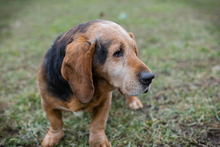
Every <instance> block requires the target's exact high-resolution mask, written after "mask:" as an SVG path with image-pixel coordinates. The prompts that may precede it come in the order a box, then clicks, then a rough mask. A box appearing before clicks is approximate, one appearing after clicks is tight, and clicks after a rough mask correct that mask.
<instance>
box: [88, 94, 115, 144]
mask: <svg viewBox="0 0 220 147" xmlns="http://www.w3.org/2000/svg"><path fill="white" fill-rule="evenodd" d="M111 98H112V93H111V92H110V93H108V94H105V95H102V96H101V97H100V99H102V102H101V103H100V104H99V105H98V106H96V107H95V108H94V109H93V118H92V122H91V123H90V124H89V129H90V135H89V144H90V146H96V147H97V146H98V147H111V144H110V143H109V142H108V139H107V137H106V135H105V127H106V122H107V119H108V113H109V109H110V107H111Z"/></svg>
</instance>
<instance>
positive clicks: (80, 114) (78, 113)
mask: <svg viewBox="0 0 220 147" xmlns="http://www.w3.org/2000/svg"><path fill="white" fill-rule="evenodd" d="M57 107H58V108H60V109H62V110H65V111H70V112H73V114H74V115H75V116H77V117H79V116H82V115H83V111H77V112H75V111H72V110H70V109H67V108H64V107H62V106H57Z"/></svg>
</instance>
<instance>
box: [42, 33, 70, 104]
mask: <svg viewBox="0 0 220 147" xmlns="http://www.w3.org/2000/svg"><path fill="white" fill-rule="evenodd" d="M62 36H63V35H61V36H59V37H58V38H57V39H56V40H55V42H54V44H53V45H52V47H51V48H50V49H49V50H48V51H47V53H46V55H45V58H44V62H43V66H44V71H45V74H46V82H47V89H48V90H49V91H50V92H51V93H52V94H53V95H54V96H55V97H56V98H58V99H60V100H63V101H68V99H69V97H70V96H71V95H73V92H72V90H71V88H70V86H69V84H68V82H67V81H66V80H65V79H64V78H63V76H62V75H61V67H62V62H63V59H64V57H65V54H66V51H65V48H66V45H67V44H66V42H65V41H63V40H60V39H61V37H62Z"/></svg>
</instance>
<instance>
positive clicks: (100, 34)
mask: <svg viewBox="0 0 220 147" xmlns="http://www.w3.org/2000/svg"><path fill="white" fill-rule="evenodd" d="M76 32H77V30H76V29H74V28H73V29H71V30H69V31H68V32H67V33H66V34H64V35H63V36H62V37H61V38H60V39H59V40H58V43H59V41H60V40H62V39H64V38H65V39H64V40H66V43H67V44H68V45H67V47H66V55H65V57H64V60H63V63H62V68H61V73H62V76H63V78H64V79H65V80H66V81H68V83H69V85H70V87H71V89H72V91H73V93H74V94H73V95H72V96H71V97H70V98H69V101H67V102H65V101H61V100H59V99H57V98H55V97H54V95H53V93H51V92H50V91H49V90H48V89H47V83H48V80H47V78H46V77H47V75H46V72H45V67H44V66H45V65H44V64H43V63H42V64H41V65H40V68H39V72H38V87H39V91H40V94H41V103H42V106H43V108H44V110H45V112H46V114H47V116H48V119H49V121H50V124H51V126H50V129H49V131H48V133H47V135H46V136H45V138H44V140H43V142H42V146H53V145H54V144H58V143H59V141H60V140H61V138H62V137H63V136H64V132H63V130H62V126H63V121H62V111H73V112H78V111H82V110H83V111H88V112H91V113H92V115H93V117H92V122H91V123H90V125H89V129H90V136H89V144H90V145H91V146H101V147H107V146H109V143H108V140H107V138H106V135H105V127H106V122H107V118H108V112H109V109H110V107H111V91H112V90H114V89H115V88H120V89H121V90H122V92H123V93H124V94H127V93H128V94H129V92H130V93H131V94H132V93H137V92H136V91H133V92H131V91H132V90H133V88H132V86H129V85H132V84H134V86H133V87H135V84H136V85H137V86H139V85H140V84H139V83H138V82H139V81H138V80H133V81H131V80H132V79H133V78H135V77H136V74H137V73H138V72H141V71H143V70H145V71H149V72H150V69H149V68H148V67H147V66H146V65H145V64H144V63H143V62H141V61H140V60H139V59H138V57H137V54H138V52H137V47H136V43H135V41H134V35H133V34H132V33H127V32H126V31H125V30H124V29H123V28H120V26H119V25H117V24H115V23H112V22H109V21H102V23H99V22H98V23H93V24H91V25H90V27H89V28H88V29H87V31H85V32H83V33H79V32H78V33H76ZM73 34H74V35H73ZM97 38H99V39H100V38H101V40H102V42H107V41H109V39H111V41H112V42H113V43H112V44H111V46H110V47H109V49H108V56H107V59H106V61H105V64H104V65H100V64H99V63H98V62H96V59H94V55H95V46H96V39H97ZM120 46H121V47H122V48H123V49H124V54H125V55H124V57H123V59H120V58H114V57H113V56H112V55H113V54H114V52H115V51H117V50H118V48H120ZM121 62H123V63H121ZM114 66H118V68H119V69H120V72H121V73H119V69H117V70H118V71H116V69H114V68H115V67H114ZM113 67H114V68H113ZM121 67H123V68H122V69H121ZM127 72H128V73H127ZM123 73H126V74H127V75H126V76H127V78H128V77H129V76H130V77H131V79H129V78H128V79H127V81H125V82H124V83H125V84H124V85H123V86H122V85H121V83H122V82H123V81H124V80H123V78H124V77H123V75H122V76H121V77H120V76H116V77H115V75H117V74H118V75H120V74H123ZM131 83H132V84H131ZM139 87H141V86H139ZM138 90H139V91H141V90H140V89H138ZM141 92H143V90H142V91H141ZM139 93H140V92H139ZM126 99H127V105H128V106H130V107H131V108H133V109H138V108H141V107H143V105H142V104H141V102H140V100H139V99H138V98H137V97H135V96H126ZM133 102H136V104H137V105H135V106H132V105H130V104H132V103H133ZM110 146H111V145H110Z"/></svg>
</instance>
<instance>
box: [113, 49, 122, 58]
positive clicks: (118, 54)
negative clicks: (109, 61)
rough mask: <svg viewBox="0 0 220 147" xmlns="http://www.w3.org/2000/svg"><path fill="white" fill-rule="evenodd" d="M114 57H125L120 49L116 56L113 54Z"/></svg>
mask: <svg viewBox="0 0 220 147" xmlns="http://www.w3.org/2000/svg"><path fill="white" fill-rule="evenodd" d="M113 56H114V57H121V56H123V50H122V49H120V50H119V51H116V52H115V53H114V54H113Z"/></svg>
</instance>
